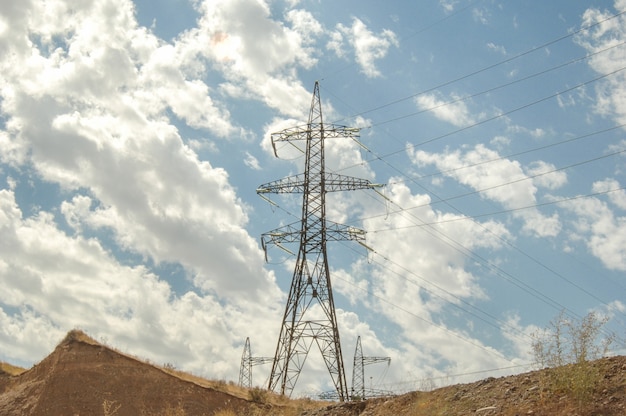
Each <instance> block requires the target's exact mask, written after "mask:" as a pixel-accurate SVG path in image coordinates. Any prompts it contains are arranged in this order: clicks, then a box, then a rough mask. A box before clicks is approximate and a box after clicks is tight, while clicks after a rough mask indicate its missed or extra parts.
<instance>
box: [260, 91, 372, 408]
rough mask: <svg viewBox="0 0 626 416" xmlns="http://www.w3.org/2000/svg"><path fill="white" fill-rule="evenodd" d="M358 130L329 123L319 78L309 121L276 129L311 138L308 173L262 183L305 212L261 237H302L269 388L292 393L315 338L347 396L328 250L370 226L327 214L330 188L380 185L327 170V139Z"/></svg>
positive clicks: (283, 136)
mask: <svg viewBox="0 0 626 416" xmlns="http://www.w3.org/2000/svg"><path fill="white" fill-rule="evenodd" d="M358 132H359V130H358V129H356V128H350V127H345V126H336V125H324V123H323V120H322V104H321V102H320V95H319V83H318V82H317V81H316V82H315V87H314V90H313V99H312V101H311V111H310V112H309V121H308V123H307V124H306V125H305V126H297V127H292V128H288V129H285V130H283V131H281V132H278V133H274V134H272V136H271V139H272V146H273V147H274V154H275V155H276V156H277V157H278V155H277V154H276V143H278V142H290V141H296V140H303V141H305V143H306V160H305V168H304V173H302V174H298V175H295V176H290V177H287V178H283V179H280V180H277V181H274V182H269V183H267V184H264V185H261V186H260V187H259V188H258V189H257V193H258V194H259V195H261V196H263V195H264V194H269V193H275V194H281V193H302V195H303V196H302V218H301V220H300V222H299V224H298V223H293V224H289V225H286V226H284V227H280V228H278V229H276V230H274V231H270V232H268V233H265V234H263V235H262V237H261V242H262V245H263V248H264V249H266V248H267V244H275V245H278V246H279V247H282V245H281V244H282V243H295V242H299V243H300V248H299V250H298V255H297V260H296V264H295V268H294V271H293V278H292V280H291V288H290V290H289V297H288V299H287V305H286V307H285V313H284V315H283V321H282V325H281V329H280V336H279V337H278V345H277V346H276V354H275V355H274V362H273V364H272V372H271V375H270V380H269V386H268V387H269V389H270V390H274V391H275V390H276V389H277V387H278V388H279V389H280V393H281V394H283V395H291V392H292V391H293V389H294V387H295V385H296V382H297V381H298V377H299V376H300V372H301V370H302V367H303V366H304V363H305V361H306V358H307V355H308V353H309V350H310V349H311V346H312V344H313V342H315V343H316V344H317V346H318V348H319V350H320V352H321V354H322V357H323V359H324V362H325V364H326V367H327V368H328V372H329V373H330V376H331V378H332V381H333V383H334V386H335V389H336V390H337V394H338V397H339V400H341V401H344V400H346V399H348V397H349V396H348V386H347V384H346V375H345V371H344V365H343V358H342V355H341V343H340V341H339V330H338V328H337V317H336V315H335V303H334V300H333V292H332V286H331V280H330V273H329V267H328V257H327V254H326V242H327V241H341V240H354V241H363V240H364V239H365V231H363V230H361V229H358V228H355V227H349V226H346V225H342V224H338V223H335V222H332V221H329V220H327V219H326V193H327V192H334V191H350V190H356V189H371V188H375V187H377V186H379V185H375V184H372V183H371V182H370V181H368V180H365V179H358V178H353V177H349V176H343V175H338V174H333V173H326V171H325V161H324V140H325V139H327V138H340V137H345V138H356V137H358Z"/></svg>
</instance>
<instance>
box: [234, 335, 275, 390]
mask: <svg viewBox="0 0 626 416" xmlns="http://www.w3.org/2000/svg"><path fill="white" fill-rule="evenodd" d="M272 361H273V358H271V357H253V356H252V352H251V350H250V338H249V337H248V338H246V343H245V344H244V346H243V353H242V354H241V366H240V367H239V385H240V386H242V387H247V388H251V387H252V367H253V366H255V365H260V364H265V363H269V362H272Z"/></svg>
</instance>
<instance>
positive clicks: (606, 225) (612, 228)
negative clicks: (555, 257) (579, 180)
mask: <svg viewBox="0 0 626 416" xmlns="http://www.w3.org/2000/svg"><path fill="white" fill-rule="evenodd" d="M614 185H615V182H613V181H612V180H605V181H600V182H596V183H594V185H593V189H594V190H607V186H614ZM622 203H623V200H622V198H621V196H620V195H619V194H618V196H617V204H622ZM564 206H565V207H566V208H567V209H568V210H570V211H571V212H572V213H574V214H575V215H576V217H575V219H574V220H573V226H574V230H575V231H574V233H573V234H572V236H571V238H573V239H576V240H579V239H582V240H583V241H585V243H586V245H587V247H588V249H589V251H590V252H591V253H592V254H593V255H594V256H596V257H597V258H598V259H600V260H601V261H602V263H603V264H604V265H605V266H606V267H607V268H609V269H613V270H620V271H624V270H626V217H624V216H622V215H619V214H618V213H617V212H615V211H614V210H613V209H611V207H610V206H609V205H608V204H607V203H606V202H604V201H602V200H600V199H599V198H581V199H578V200H573V201H569V202H567V203H565V204H564Z"/></svg>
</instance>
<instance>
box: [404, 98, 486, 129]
mask: <svg viewBox="0 0 626 416" xmlns="http://www.w3.org/2000/svg"><path fill="white" fill-rule="evenodd" d="M415 104H416V105H417V107H418V108H419V109H420V110H422V111H431V112H432V113H433V114H434V116H435V117H437V118H438V119H440V120H443V121H447V122H448V123H450V124H452V125H454V126H457V127H462V126H467V125H470V124H473V123H475V120H474V118H473V117H472V115H471V114H470V111H469V109H468V108H467V105H466V104H465V102H464V101H461V100H460V97H458V96H456V95H452V97H451V100H450V101H445V100H443V99H442V98H441V97H440V96H439V95H438V94H434V93H433V94H420V95H419V96H417V97H416V98H415Z"/></svg>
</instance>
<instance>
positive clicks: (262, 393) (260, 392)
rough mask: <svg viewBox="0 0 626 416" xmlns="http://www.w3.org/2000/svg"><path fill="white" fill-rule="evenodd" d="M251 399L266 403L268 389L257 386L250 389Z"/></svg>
mask: <svg viewBox="0 0 626 416" xmlns="http://www.w3.org/2000/svg"><path fill="white" fill-rule="evenodd" d="M250 400H251V401H253V402H254V403H260V404H263V403H266V402H267V390H265V389H261V388H259V387H255V388H253V389H252V390H250Z"/></svg>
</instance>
